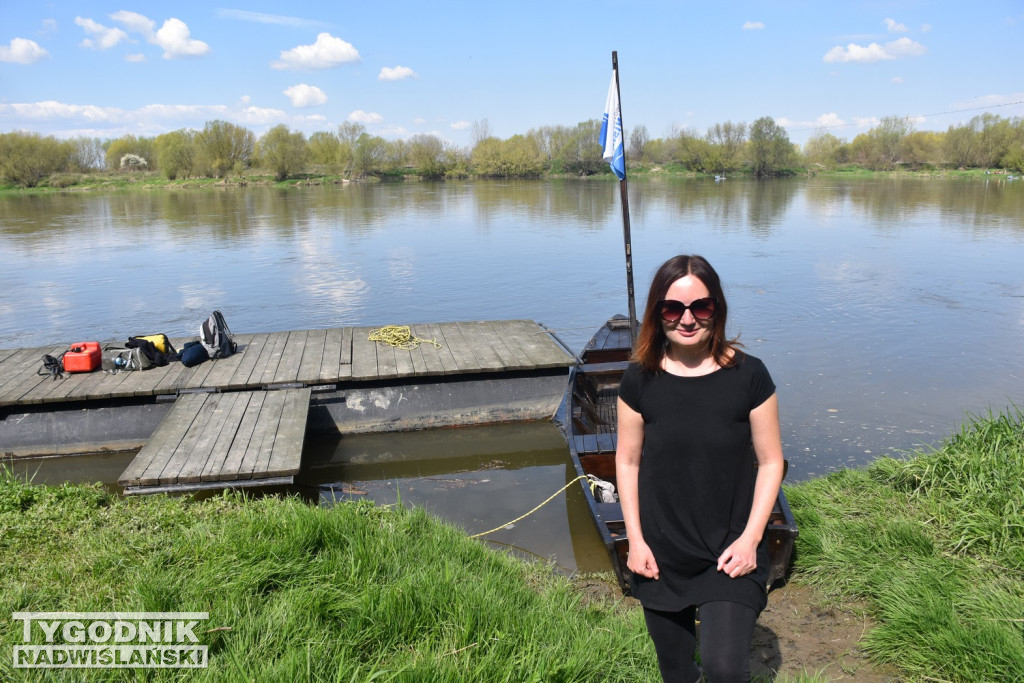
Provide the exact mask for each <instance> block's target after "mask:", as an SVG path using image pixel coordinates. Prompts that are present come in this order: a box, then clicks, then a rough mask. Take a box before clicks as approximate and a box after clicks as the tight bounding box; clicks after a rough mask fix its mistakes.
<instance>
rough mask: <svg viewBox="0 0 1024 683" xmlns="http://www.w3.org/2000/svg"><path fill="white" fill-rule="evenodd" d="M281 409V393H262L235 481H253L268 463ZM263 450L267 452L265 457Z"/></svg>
mask: <svg viewBox="0 0 1024 683" xmlns="http://www.w3.org/2000/svg"><path fill="white" fill-rule="evenodd" d="M283 407H284V393H283V392H280V391H267V392H264V395H263V405H262V406H261V408H260V411H259V418H258V419H257V421H256V426H255V428H254V429H253V430H252V436H251V437H250V438H249V443H248V445H247V446H246V448H245V455H244V456H243V457H242V461H241V462H240V463H239V465H238V470H237V476H236V478H237V479H253V478H255V477H258V474H259V471H260V470H259V468H260V467H261V466H262V467H266V464H267V463H269V462H270V454H269V450H270V449H272V448H273V444H274V440H273V439H274V435H275V434H277V422H278V420H279V419H280V418H281V409H282V408H283ZM268 435H269V439H268ZM264 449H267V451H268V452H266V454H265V455H264Z"/></svg>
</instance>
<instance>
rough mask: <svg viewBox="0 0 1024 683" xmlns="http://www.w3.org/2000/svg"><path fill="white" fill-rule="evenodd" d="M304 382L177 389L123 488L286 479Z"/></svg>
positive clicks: (299, 428)
mask: <svg viewBox="0 0 1024 683" xmlns="http://www.w3.org/2000/svg"><path fill="white" fill-rule="evenodd" d="M309 395H310V389H309V388H304V389H284V390H279V391H235V392H230V393H223V394H214V393H205V394H186V395H183V396H181V397H180V398H179V399H178V400H177V401H176V402H175V404H174V407H173V408H171V411H170V413H169V414H168V415H167V417H166V418H165V419H164V421H163V422H162V423H161V424H160V427H159V428H157V430H156V432H155V433H154V434H153V436H152V437H151V438H150V439H149V441H148V442H147V443H146V445H145V446H143V448H142V450H140V451H139V454H138V455H137V456H135V459H134V460H133V461H132V463H131V464H130V465H129V466H128V469H126V470H125V471H124V473H123V474H122V475H121V477H120V479H119V480H118V482H117V483H118V484H120V485H121V486H123V487H124V488H125V491H126V492H127V493H135V492H139V491H145V492H155V491H160V490H168V491H171V490H180V489H185V488H187V489H193V490H194V489H200V488H219V487H222V486H224V485H225V482H228V483H234V484H235V485H238V484H241V483H242V482H250V483H251V484H252V485H270V484H275V483H285V484H290V483H291V482H292V478H293V477H294V476H295V475H296V474H298V472H299V468H300V466H301V460H302V442H303V438H304V437H305V434H306V417H307V415H308V413H309Z"/></svg>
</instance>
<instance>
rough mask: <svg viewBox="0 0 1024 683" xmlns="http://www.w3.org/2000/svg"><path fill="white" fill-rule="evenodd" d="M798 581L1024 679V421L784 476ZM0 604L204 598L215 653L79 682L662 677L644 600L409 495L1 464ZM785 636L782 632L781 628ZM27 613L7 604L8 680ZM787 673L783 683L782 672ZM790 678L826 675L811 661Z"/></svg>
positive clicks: (140, 606)
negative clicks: (371, 500)
mask: <svg viewBox="0 0 1024 683" xmlns="http://www.w3.org/2000/svg"><path fill="white" fill-rule="evenodd" d="M786 492H787V495H788V497H789V501H790V505H791V507H792V508H793V511H794V514H795V515H796V517H797V521H798V523H799V526H800V536H799V539H798V541H797V546H796V553H795V559H794V572H793V576H792V579H791V580H792V581H793V582H794V583H803V584H810V585H813V586H816V587H817V588H818V589H819V590H820V591H822V593H823V594H824V595H825V596H826V597H827V598H828V599H832V600H835V601H837V602H843V603H848V602H850V601H852V600H856V601H858V603H859V604H863V605H865V606H866V609H867V611H868V612H869V614H870V616H871V617H872V621H873V623H874V624H875V627H874V628H873V629H871V630H869V631H868V632H867V634H866V636H865V641H864V647H865V649H866V650H868V651H869V652H870V653H872V655H873V657H874V658H875V659H877V660H878V661H879V662H884V663H888V664H891V665H893V666H894V667H895V668H896V669H897V670H898V671H899V672H900V675H901V676H903V677H905V678H906V679H907V680H920V681H928V680H944V681H965V682H966V681H971V682H973V681H1004V680H1024V510H1022V508H1024V416H1022V414H1021V412H1020V411H1019V410H1014V411H1012V412H1009V413H1006V414H1000V415H989V416H987V417H984V418H977V419H972V420H971V421H969V423H968V424H966V425H965V426H964V427H963V429H962V430H961V431H960V432H959V433H957V434H956V435H954V436H952V437H951V438H949V439H948V440H947V441H946V442H945V443H944V444H943V445H942V447H941V448H939V449H937V450H935V451H933V452H921V453H915V454H910V455H909V456H908V457H907V458H906V459H882V460H878V461H876V462H875V463H874V464H873V465H871V466H870V467H868V468H866V469H862V470H845V471H842V472H837V473H835V474H832V475H830V476H828V477H824V478H821V479H817V480H813V481H809V482H804V483H801V484H797V485H792V486H787V487H786ZM0 567H3V568H4V580H3V581H2V582H0V614H10V613H12V612H16V611H45V610H52V611H114V610H116V611H132V612H141V611H155V612H162V611H207V612H209V613H210V619H209V620H208V621H207V622H206V623H205V624H204V628H209V629H217V630H211V631H210V632H209V633H203V635H202V642H203V643H204V644H206V645H208V646H209V654H210V656H209V668H207V669H202V670H199V671H192V672H187V673H182V672H180V671H176V670H138V669H124V670H91V671H89V672H88V676H87V678H88V680H114V681H128V680H137V679H138V678H142V679H144V680H171V679H173V680H178V679H182V678H185V679H188V680H204V681H205V680H209V681H235V680H238V681H242V680H246V681H249V680H259V681H261V680H301V681H368V680H375V681H421V680H430V681H435V680H437V681H466V680H473V681H616V680H621V681H639V680H656V678H657V671H656V663H655V658H654V653H653V648H652V647H651V644H650V642H649V639H648V638H647V634H646V630H645V628H644V625H643V619H642V615H641V614H640V612H639V610H636V609H623V606H622V605H621V604H613V603H596V604H595V603H587V602H585V601H584V600H583V597H582V595H581V594H580V593H579V592H578V591H576V589H574V588H573V585H572V583H571V582H570V581H569V580H568V579H566V578H564V577H560V576H558V575H556V574H554V573H553V572H552V571H551V570H550V568H548V567H545V566H543V565H538V564H525V563H522V562H520V561H519V560H516V559H514V558H512V557H510V556H507V555H504V554H500V553H496V552H494V551H492V550H489V549H488V548H487V547H486V546H484V545H483V544H481V543H479V542H477V541H473V540H470V539H468V538H466V537H465V535H464V533H463V532H461V531H460V530H458V529H455V528H452V527H450V526H448V525H445V524H442V523H440V522H438V521H436V520H434V519H432V518H431V517H429V516H428V515H427V514H425V513H424V512H423V511H422V510H411V511H410V510H406V509H404V508H401V507H395V508H392V507H374V506H372V505H370V504H367V503H352V504H344V505H339V506H337V507H334V508H319V507H314V506H310V505H308V504H306V503H304V502H302V501H301V500H299V499H296V498H287V499H279V498H263V499H246V498H243V497H241V496H239V495H234V494H231V495H224V496H222V497H217V498H213V499H207V500H204V501H193V500H190V499H186V498H168V497H164V496H147V497H136V498H122V497H119V496H115V495H111V494H108V493H106V492H104V491H103V490H102V489H101V488H99V487H96V486H60V487H46V486H32V485H29V484H27V483H25V482H19V481H16V480H15V479H14V478H13V477H12V476H11V475H9V474H7V473H6V471H4V472H0ZM780 635H781V634H780ZM20 638H21V629H20V622H19V623H18V624H15V622H13V621H12V620H9V619H7V618H6V617H5V618H4V619H0V680H8V679H14V680H61V681H63V680H69V681H72V680H82V679H83V678H84V676H83V674H82V672H81V671H75V670H67V671H61V670H53V671H40V670H35V671H32V670H20V669H19V670H15V669H13V668H12V666H11V656H10V653H11V652H12V650H11V648H12V647H13V645H14V644H16V643H17V642H18V640H19V639H20ZM787 680H788V679H787ZM796 680H798V681H805V682H807V681H819V680H827V677H826V675H825V674H824V673H813V672H808V673H805V674H804V675H803V676H799V677H797V679H796Z"/></svg>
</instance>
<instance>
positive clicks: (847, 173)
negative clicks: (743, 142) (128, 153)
mask: <svg viewBox="0 0 1024 683" xmlns="http://www.w3.org/2000/svg"><path fill="white" fill-rule="evenodd" d="M629 174H630V177H633V178H692V179H699V178H702V179H711V178H714V177H715V175H716V174H714V173H701V172H696V171H691V170H688V169H687V168H685V167H684V166H682V165H680V164H676V163H671V164H665V165H656V164H634V165H631V166H630V168H629ZM726 175H727V176H728V177H729V178H733V179H736V178H747V179H751V178H753V175H752V173H751V172H750V170H749V169H739V170H736V171H732V172H730V173H727V174H726ZM781 176H783V177H806V176H821V177H824V178H957V179H986V178H987V179H1001V178H1004V177H1005V175H1000V174H995V175H993V174H991V173H989V172H988V171H985V170H983V169H969V170H960V169H949V168H942V167H931V166H927V167H922V168H919V169H915V170H909V169H899V170H894V171H872V170H869V169H865V168H863V167H861V166H856V165H847V166H842V167H838V168H834V169H828V170H810V171H809V170H808V169H804V168H792V169H787V170H785V171H784V172H783V173H781ZM544 178H552V179H554V178H563V179H564V178H573V179H579V178H580V176H577V175H565V174H560V173H546V174H544V175H542V176H541V177H540V179H544ZM589 178H590V179H592V180H606V181H615V180H616V179H615V176H613V175H612V174H611V173H609V172H604V169H602V173H599V174H597V175H593V176H589ZM536 179H537V178H527V179H526V180H536ZM382 180H384V181H398V182H401V181H403V180H404V181H413V182H415V181H418V180H420V178H419V176H417V175H415V174H414V173H412V172H403V171H395V172H389V173H386V174H383V175H382V176H381V177H376V176H371V177H369V178H366V179H363V180H360V181H357V182H379V181H382ZM485 180H486V179H485ZM343 182H347V180H345V179H343V178H342V177H341V176H339V175H317V174H301V175H298V176H294V177H290V178H288V179H287V180H283V181H278V180H275V178H274V176H273V174H272V173H270V172H268V171H264V170H260V169H252V170H251V171H248V172H246V173H244V174H242V175H228V176H226V177H224V178H219V179H218V178H184V179H176V180H168V179H167V178H165V177H164V176H163V175H162V174H160V173H159V172H156V171H141V172H132V173H119V172H112V171H96V172H90V173H63V174H58V175H54V176H48V177H46V178H44V179H43V180H42V181H41V182H40V183H39V185H38V186H36V187H31V188H24V187H20V186H18V185H15V184H11V183H4V182H3V181H2V180H0V196H3V195H5V194H6V195H11V194H52V193H55V192H87V191H94V190H95V191H106V192H111V191H118V192H119V191H139V190H167V189H203V188H221V187H246V186H252V187H257V186H260V187H262V186H275V187H296V186H302V185H338V184H341V183H343Z"/></svg>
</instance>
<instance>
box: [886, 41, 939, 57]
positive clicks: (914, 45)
mask: <svg viewBox="0 0 1024 683" xmlns="http://www.w3.org/2000/svg"><path fill="white" fill-rule="evenodd" d="M885 48H886V50H888V51H889V54H891V55H893V57H895V58H896V59H899V58H900V57H920V56H921V55H923V54H924V53H925V52H928V48H926V47H925V46H924V45H922V44H921V43H918V42H916V41H913V40H911V39H910V38H900V39H899V40H894V41H893V42H891V43H886V44H885Z"/></svg>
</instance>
